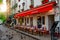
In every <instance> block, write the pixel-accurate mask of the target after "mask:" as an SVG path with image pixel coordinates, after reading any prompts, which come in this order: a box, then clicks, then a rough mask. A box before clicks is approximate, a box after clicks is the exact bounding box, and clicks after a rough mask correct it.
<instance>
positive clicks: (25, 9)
mask: <svg viewBox="0 0 60 40" xmlns="http://www.w3.org/2000/svg"><path fill="white" fill-rule="evenodd" d="M12 1H13V0H12ZM14 1H15V0H14ZM14 1H13V2H14ZM13 2H12V5H11V6H13V4H15V3H13ZM15 2H16V3H17V7H16V8H15V9H13V10H15V11H14V12H15V13H14V14H16V15H15V16H14V17H15V18H16V21H17V23H20V25H25V26H30V27H33V26H35V27H38V28H41V27H40V26H41V25H45V27H46V29H47V30H50V28H51V26H52V24H53V22H54V21H57V20H59V16H58V15H59V14H57V13H56V11H58V10H60V9H58V8H56V3H58V1H57V0H39V1H38V0H16V1H15ZM59 2H60V1H59ZM55 9H56V10H55ZM58 13H59V11H58Z"/></svg>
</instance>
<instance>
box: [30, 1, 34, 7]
mask: <svg viewBox="0 0 60 40" xmlns="http://www.w3.org/2000/svg"><path fill="white" fill-rule="evenodd" d="M33 5H34V0H31V5H30V8H33Z"/></svg>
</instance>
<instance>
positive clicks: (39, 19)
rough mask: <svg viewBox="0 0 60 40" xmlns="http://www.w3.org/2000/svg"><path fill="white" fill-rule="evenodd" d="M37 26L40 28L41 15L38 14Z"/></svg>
mask: <svg viewBox="0 0 60 40" xmlns="http://www.w3.org/2000/svg"><path fill="white" fill-rule="evenodd" d="M37 26H38V28H41V17H40V16H39V17H38V18H37Z"/></svg>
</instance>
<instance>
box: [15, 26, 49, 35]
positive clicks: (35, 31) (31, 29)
mask: <svg viewBox="0 0 60 40" xmlns="http://www.w3.org/2000/svg"><path fill="white" fill-rule="evenodd" d="M14 28H15V29H18V30H21V31H24V32H27V33H30V34H33V35H44V36H45V35H49V31H48V30H46V28H37V27H35V26H33V27H30V26H20V25H16V26H15V27H14Z"/></svg>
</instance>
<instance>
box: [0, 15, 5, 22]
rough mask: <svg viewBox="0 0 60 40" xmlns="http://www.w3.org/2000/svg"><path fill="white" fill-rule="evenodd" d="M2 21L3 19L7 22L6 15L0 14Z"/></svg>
mask: <svg viewBox="0 0 60 40" xmlns="http://www.w3.org/2000/svg"><path fill="white" fill-rule="evenodd" d="M0 19H1V20H2V21H3V22H5V20H6V17H5V15H4V14H0Z"/></svg>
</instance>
